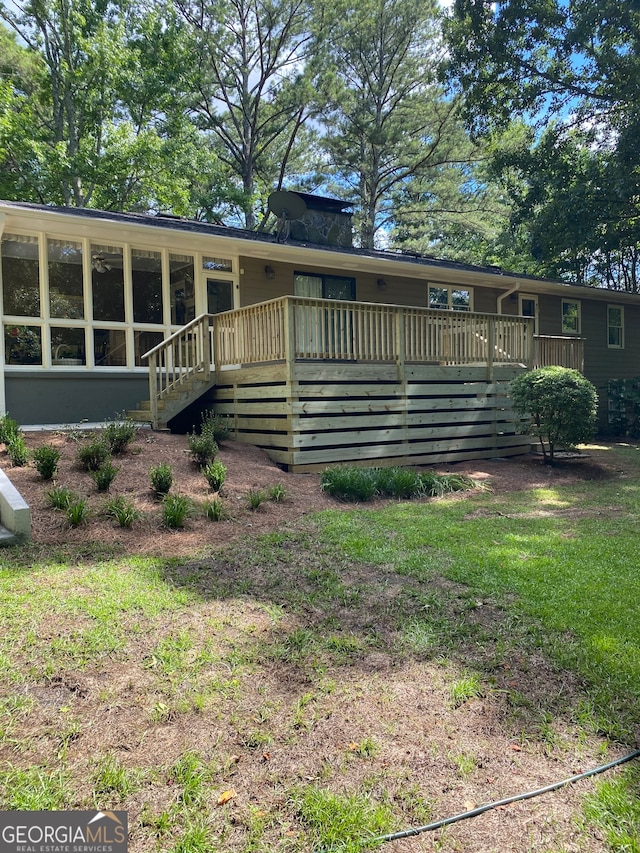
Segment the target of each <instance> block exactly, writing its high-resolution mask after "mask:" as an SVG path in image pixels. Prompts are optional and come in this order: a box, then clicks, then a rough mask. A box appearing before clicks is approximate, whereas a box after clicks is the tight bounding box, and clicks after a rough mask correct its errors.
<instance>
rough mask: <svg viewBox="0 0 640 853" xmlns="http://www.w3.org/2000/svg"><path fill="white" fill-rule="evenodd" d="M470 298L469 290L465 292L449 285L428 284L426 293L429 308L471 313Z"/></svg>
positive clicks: (470, 292)
mask: <svg viewBox="0 0 640 853" xmlns="http://www.w3.org/2000/svg"><path fill="white" fill-rule="evenodd" d="M471 296H472V291H471V290H465V289H463V288H460V287H455V286H453V285H449V284H430V285H429V293H428V303H429V308H440V309H449V310H452V311H471V310H472V306H471Z"/></svg>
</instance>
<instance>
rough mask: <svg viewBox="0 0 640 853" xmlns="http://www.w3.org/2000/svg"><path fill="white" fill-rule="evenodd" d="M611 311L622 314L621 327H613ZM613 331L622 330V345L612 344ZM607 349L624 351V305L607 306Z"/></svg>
mask: <svg viewBox="0 0 640 853" xmlns="http://www.w3.org/2000/svg"><path fill="white" fill-rule="evenodd" d="M611 309H615V310H616V311H619V312H620V325H619V326H613V325H612V324H611V313H610V312H611ZM613 329H616V330H617V329H619V330H620V343H616V344H612V343H611V331H612V330H613ZM607 347H608V348H609V349H624V305H607Z"/></svg>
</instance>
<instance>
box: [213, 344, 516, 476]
mask: <svg viewBox="0 0 640 853" xmlns="http://www.w3.org/2000/svg"><path fill="white" fill-rule="evenodd" d="M522 370H523V367H522V366H518V365H509V366H497V365H496V366H494V367H493V369H492V371H491V373H492V375H491V376H488V372H487V367H486V365H483V366H472V365H463V366H460V365H459V366H435V365H414V364H411V365H404V364H401V365H398V364H382V363H374V364H344V363H342V364H338V363H335V362H334V363H333V364H329V363H314V362H303V361H300V362H290V363H289V365H288V370H286V369H285V365H283V364H282V363H280V364H271V365H254V366H251V367H241V368H236V369H230V370H224V369H223V370H220V371H218V372H217V374H216V387H215V392H214V393H215V398H214V399H215V402H214V408H215V411H216V412H218V413H220V414H227V415H230V416H231V417H232V419H233V427H234V433H233V438H234V439H235V440H236V441H240V442H245V443H247V444H253V445H257V446H259V447H262V448H264V449H265V450H266V451H267V453H268V454H269V456H270V457H271V458H272V459H273V460H274V461H275V462H277V463H279V464H282V465H284V466H286V467H287V468H288V469H289V470H291V471H294V472H296V471H297V472H303V471H315V470H320V469H322V468H325V467H327V465H333V464H338V463H345V464H357V465H424V464H432V463H435V464H440V463H444V462H447V463H448V462H455V461H463V460H467V459H482V458H489V457H495V456H515V455H519V454H523V453H527V452H528V451H529V450H530V447H531V440H530V438H529V436H528V435H527V434H525V433H523V431H522V430H523V428H524V422H523V420H522V419H521V418H520V417H519V416H518V415H516V414H515V413H514V412H513V410H512V408H511V404H510V402H509V399H508V397H507V386H508V383H509V382H510V381H511V380H512V379H513V378H514V377H515V376H516V375H518V373H520V372H521V371H522Z"/></svg>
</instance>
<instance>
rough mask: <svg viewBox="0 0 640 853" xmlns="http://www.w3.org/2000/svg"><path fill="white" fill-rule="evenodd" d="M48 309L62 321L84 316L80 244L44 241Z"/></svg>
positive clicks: (64, 241) (78, 318)
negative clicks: (46, 258) (45, 246)
mask: <svg viewBox="0 0 640 853" xmlns="http://www.w3.org/2000/svg"><path fill="white" fill-rule="evenodd" d="M47 255H48V261H49V311H50V313H51V316H52V317H56V318H58V319H63V320H81V319H83V318H84V293H83V287H82V280H83V276H82V244H81V243H74V242H72V241H70V240H48V241H47Z"/></svg>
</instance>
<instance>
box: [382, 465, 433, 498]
mask: <svg viewBox="0 0 640 853" xmlns="http://www.w3.org/2000/svg"><path fill="white" fill-rule="evenodd" d="M375 485H376V491H377V492H378V494H379V495H384V496H387V497H392V498H415V497H418V496H419V495H421V494H422V482H421V480H420V475H419V474H417V473H416V472H415V471H412V470H411V469H410V468H398V467H395V468H378V469H377V470H376V471H375Z"/></svg>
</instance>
